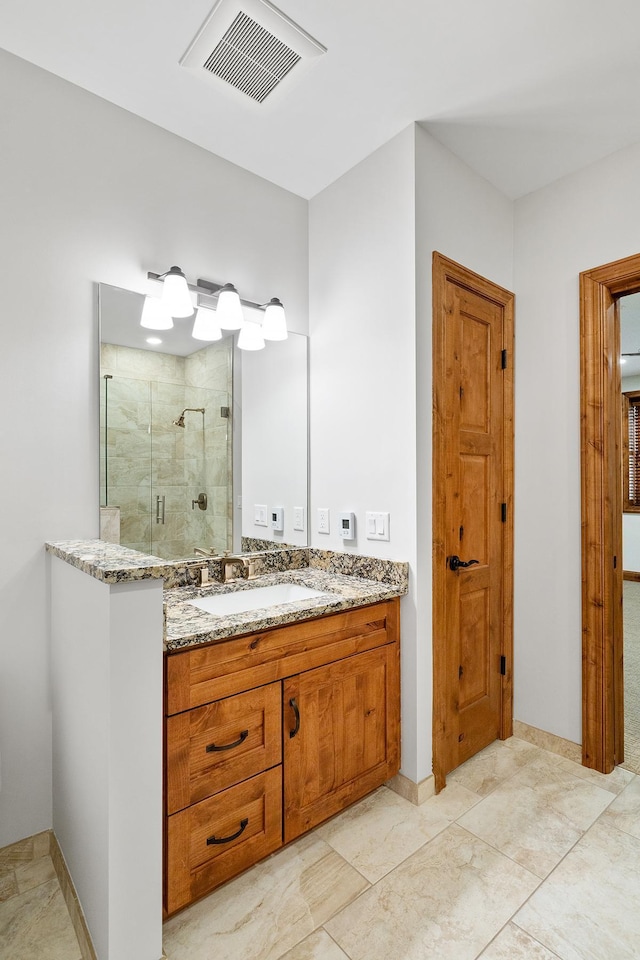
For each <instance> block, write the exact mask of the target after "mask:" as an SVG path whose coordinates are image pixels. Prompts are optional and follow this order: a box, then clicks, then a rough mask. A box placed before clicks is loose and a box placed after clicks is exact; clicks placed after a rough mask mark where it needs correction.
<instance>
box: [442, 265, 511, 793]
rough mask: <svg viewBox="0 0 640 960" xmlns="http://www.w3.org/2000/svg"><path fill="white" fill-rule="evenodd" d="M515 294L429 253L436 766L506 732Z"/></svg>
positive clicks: (450, 765) (459, 759) (445, 767)
mask: <svg viewBox="0 0 640 960" xmlns="http://www.w3.org/2000/svg"><path fill="white" fill-rule="evenodd" d="M512 305H513V296H512V294H509V293H508V292H507V291H505V290H502V288H500V287H496V286H495V285H493V284H490V283H489V282H488V281H486V280H484V279H483V278H480V277H477V275H475V274H472V273H470V272H469V271H466V270H465V269H464V268H462V267H459V266H458V265H457V264H453V263H451V261H447V260H445V258H443V257H439V256H438V255H436V256H435V258H434V400H435V405H434V721H435V722H434V773H435V776H436V789H438V790H439V789H441V788H442V786H444V778H445V776H446V774H447V773H448V772H449V771H450V770H452V769H454V768H455V767H457V766H459V764H461V763H463V762H464V761H465V760H467V759H469V757H471V756H473V755H474V754H475V753H477V752H478V751H479V750H481V749H482V748H483V747H485V746H487V745H488V744H489V743H491V742H492V741H493V740H495V739H497V738H499V737H505V736H509V735H510V734H511V725H512V721H511V709H510V703H511V687H510V678H511V592H512V587H511V549H512V546H511V544H512V540H511V530H512V512H513V504H512V490H511V486H512V474H513V468H512V438H513V428H512V393H511V383H512V379H511V372H510V371H511V369H512V364H513V351H512V342H511V341H512Z"/></svg>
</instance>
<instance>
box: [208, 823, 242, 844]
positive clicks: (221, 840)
mask: <svg viewBox="0 0 640 960" xmlns="http://www.w3.org/2000/svg"><path fill="white" fill-rule="evenodd" d="M248 823H249V818H248V817H245V819H244V820H241V821H240V829H239V830H236V832H235V833H232V834H231V836H230V837H207V846H208V847H210V846H211V845H212V844H214V843H231V841H232V840H237V839H238V837H239V836H240V834H242V833H244V831H245V829H246V827H247V824H248Z"/></svg>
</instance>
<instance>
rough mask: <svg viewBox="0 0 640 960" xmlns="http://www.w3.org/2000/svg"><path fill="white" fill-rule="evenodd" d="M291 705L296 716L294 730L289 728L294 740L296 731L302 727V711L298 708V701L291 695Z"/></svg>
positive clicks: (290, 735)
mask: <svg viewBox="0 0 640 960" xmlns="http://www.w3.org/2000/svg"><path fill="white" fill-rule="evenodd" d="M289 706H290V707H291V708H292V709H293V713H294V716H295V718H296V725H295V727H294V728H293V730H289V737H290V738H291V739H292V740H293V738H294V737H295V735H296V733H297V732H298V730H299V729H300V711H299V709H298V704H297V703H296V699H295V697H291V700H289Z"/></svg>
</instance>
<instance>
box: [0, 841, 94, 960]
mask: <svg viewBox="0 0 640 960" xmlns="http://www.w3.org/2000/svg"><path fill="white" fill-rule="evenodd" d="M0 960H82V953H81V951H80V947H79V945H78V940H77V938H76V935H75V933H74V930H73V926H72V923H71V918H70V917H69V913H68V911H67V906H66V904H65V901H64V897H63V896H62V890H61V889H60V884H59V883H58V879H57V877H56V872H55V870H54V867H53V863H52V860H51V857H50V856H49V834H48V833H41V834H38V835H37V836H35V837H30V838H29V839H27V840H23V841H22V842H21V843H14V844H12V846H11V847H7V848H5V849H3V850H0Z"/></svg>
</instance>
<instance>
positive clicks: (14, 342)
mask: <svg viewBox="0 0 640 960" xmlns="http://www.w3.org/2000/svg"><path fill="white" fill-rule="evenodd" d="M0 87H1V88H2V89H3V90H10V91H11V96H5V97H2V98H1V99H0V132H1V133H0V135H1V137H2V154H1V157H2V161H1V164H2V177H1V178H0V211H1V218H2V232H1V234H0V270H1V272H2V283H1V284H0V291H1V292H0V308H1V315H2V318H3V319H2V323H3V334H4V339H3V346H2V350H1V351H0V384H1V389H2V407H3V410H4V415H3V416H2V417H1V418H0V450H2V456H3V458H5V459H4V460H3V463H4V464H5V466H4V469H3V470H2V473H1V478H0V493H1V496H0V530H1V531H2V537H1V539H0V609H1V610H2V633H1V635H0V650H1V669H0V758H1V763H2V787H1V790H0V846H3V845H5V844H8V843H11V842H13V841H15V840H18V839H20V838H22V837H24V836H28V835H30V834H33V833H36V832H38V831H40V830H44V829H48V828H49V827H50V826H51V824H52V810H51V776H52V770H51V768H52V758H51V703H50V693H49V682H48V673H49V649H48V635H47V622H46V610H47V598H46V587H45V558H44V550H43V543H44V541H45V540H50V539H66V538H77V537H87V536H97V534H98V387H97V383H98V343H97V330H96V320H95V303H94V296H95V293H94V289H95V288H94V285H95V283H97V282H99V281H104V282H105V283H111V284H114V285H116V286H122V287H127V288H129V289H139V290H143V289H144V288H145V286H146V281H145V279H144V278H145V277H146V272H147V270H154V271H161V270H164V269H167V268H168V267H169V266H170V265H172V264H173V263H177V264H180V265H181V266H182V267H183V269H184V270H185V271H186V272H187V274H188V275H189V276H190V277H194V278H195V277H197V276H204V277H209V278H211V279H214V280H216V279H218V280H219V279H222V280H231V281H233V282H235V283H236V285H237V286H238V289H240V290H241V292H242V293H243V295H245V296H246V297H248V298H249V299H253V300H257V301H262V300H264V299H265V298H266V297H268V296H271V295H272V292H273V291H274V290H275V291H277V292H278V296H280V297H281V298H282V300H283V302H284V303H285V304H286V307H287V317H288V321H289V323H290V325H291V328H292V329H294V330H298V331H300V332H303V333H306V332H307V318H306V310H307V270H308V267H307V262H308V257H307V204H306V201H304V200H302V199H300V198H299V197H295V196H293V195H292V194H289V193H286V192H285V191H283V190H281V189H279V188H277V187H275V186H273V185H272V184H269V183H267V182H266V181H264V180H260V179H259V178H257V177H255V176H253V175H251V174H248V173H246V172H245V171H243V170H241V169H239V168H238V167H235V166H233V165H232V164H230V163H227V162H225V161H223V160H220V159H218V158H216V157H214V156H212V155H211V154H209V153H207V152H205V151H204V150H201V149H199V148H197V147H195V146H193V145H192V144H189V143H187V142H186V141H184V140H181V139H179V138H177V137H175V136H173V135H172V134H169V133H167V132H166V131H163V130H161V129H159V128H158V127H154V126H153V125H152V124H149V123H147V122H145V121H143V120H140V119H139V118H137V117H135V116H133V115H132V114H129V113H127V112H125V111H123V110H121V109H119V108H117V107H114V106H113V105H111V104H109V103H107V102H106V101H103V100H100V99H99V98H97V97H94V96H92V95H91V94H89V93H86V92H85V91H83V90H80V89H79V88H77V87H74V86H73V85H71V84H68V83H66V82H65V81H63V80H60V79H58V78H56V77H54V76H52V75H51V74H47V73H45V72H44V71H42V70H39V69H38V68H36V67H34V66H32V65H31V64H27V63H26V62H24V61H21V60H19V59H17V58H15V57H12V56H11V55H9V54H6V53H4V52H1V53H0ZM7 464H10V466H7Z"/></svg>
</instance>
